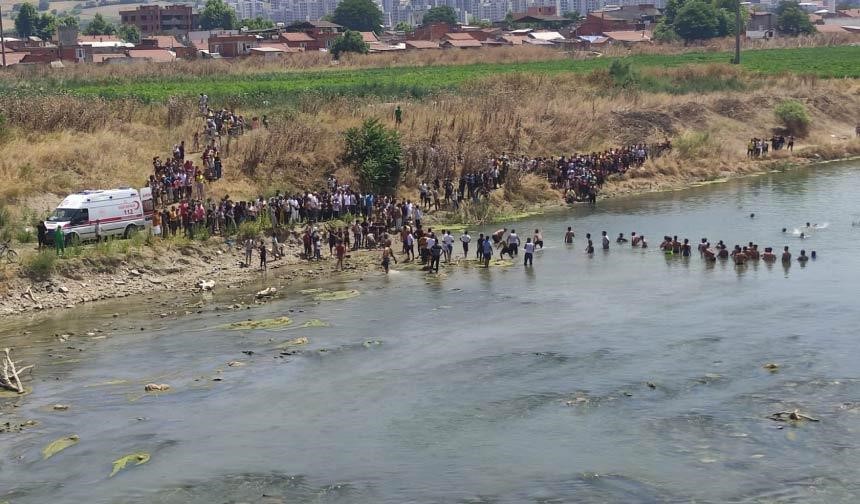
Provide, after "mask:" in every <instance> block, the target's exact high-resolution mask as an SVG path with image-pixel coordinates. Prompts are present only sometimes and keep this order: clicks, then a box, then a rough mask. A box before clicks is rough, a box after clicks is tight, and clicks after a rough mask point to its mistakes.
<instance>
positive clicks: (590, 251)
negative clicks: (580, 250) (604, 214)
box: [585, 240, 594, 255]
mask: <svg viewBox="0 0 860 504" xmlns="http://www.w3.org/2000/svg"><path fill="white" fill-rule="evenodd" d="M585 253H586V254H588V255H594V243H593V242H592V241H591V240H588V245H587V246H586V247H585Z"/></svg>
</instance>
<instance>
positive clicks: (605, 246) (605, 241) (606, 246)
mask: <svg viewBox="0 0 860 504" xmlns="http://www.w3.org/2000/svg"><path fill="white" fill-rule="evenodd" d="M600 234H601V238H600V241H601V242H602V243H603V250H609V236H607V235H606V231H603V232H601V233H600Z"/></svg>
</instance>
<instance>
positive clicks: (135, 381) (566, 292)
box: [0, 162, 860, 504]
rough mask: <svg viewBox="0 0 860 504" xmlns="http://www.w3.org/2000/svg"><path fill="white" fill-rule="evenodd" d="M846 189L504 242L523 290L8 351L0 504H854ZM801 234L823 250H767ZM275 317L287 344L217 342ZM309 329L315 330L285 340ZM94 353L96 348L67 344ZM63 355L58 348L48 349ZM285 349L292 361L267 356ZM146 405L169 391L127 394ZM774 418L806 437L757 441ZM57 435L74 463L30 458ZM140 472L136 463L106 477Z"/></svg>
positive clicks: (555, 227)
mask: <svg viewBox="0 0 860 504" xmlns="http://www.w3.org/2000/svg"><path fill="white" fill-rule="evenodd" d="M858 175H860V165H858V164H857V163H856V162H855V163H853V164H851V163H848V164H841V165H830V166H825V167H819V168H817V169H814V170H813V169H802V170H797V171H792V172H789V173H781V174H771V175H767V176H762V177H755V178H748V179H743V180H736V181H731V182H728V183H725V184H717V185H711V186H706V187H699V188H695V189H690V190H686V191H680V192H674V193H668V194H659V195H649V196H642V197H636V198H628V199H622V200H617V201H611V202H601V203H600V204H599V206H598V207H597V208H596V209H589V208H586V207H578V208H576V209H574V210H571V211H570V212H569V213H566V214H559V215H553V216H544V217H539V218H534V219H531V220H528V221H523V222H518V223H516V224H515V227H516V228H517V229H519V230H520V234H521V235H523V236H525V235H526V234H528V233H527V231H530V230H532V229H534V228H535V227H540V228H541V229H542V230H543V233H544V237H545V240H546V242H547V247H546V249H544V250H543V251H542V252H539V253H537V255H536V259H535V265H534V268H532V269H528V270H526V269H524V268H523V267H522V266H521V265H520V264H516V265H515V266H511V267H507V268H505V267H495V268H490V269H489V270H483V269H479V268H474V267H470V268H458V269H456V270H449V271H447V272H446V273H444V274H443V275H441V276H440V277H439V278H433V279H428V278H427V277H426V275H424V274H422V273H420V272H415V271H399V272H394V273H392V274H391V275H390V276H389V277H387V278H385V277H383V276H382V275H371V276H368V277H367V278H365V279H364V281H363V282H358V281H353V282H349V283H344V284H342V285H335V286H331V285H328V286H326V287H330V288H337V289H358V290H360V292H361V295H360V296H358V297H355V298H352V299H348V300H341V301H330V302H322V303H317V302H314V301H313V300H312V298H311V297H310V295H309V294H302V293H299V292H297V289H294V290H293V291H292V292H290V293H289V295H288V296H287V298H286V299H284V300H281V301H277V302H273V303H269V304H266V305H264V306H263V307H259V308H255V309H253V310H250V311H245V310H243V311H241V312H235V311H228V312H223V311H222V312H215V311H212V308H211V306H210V305H206V306H205V307H204V308H203V309H202V311H203V313H202V314H196V313H195V314H192V315H190V316H187V317H181V318H179V319H176V320H173V319H165V320H161V319H158V318H157V317H156V318H155V319H152V318H150V319H149V320H143V321H139V320H135V315H129V313H134V312H135V309H134V308H133V307H129V306H123V305H113V306H107V307H105V306H102V307H95V308H87V309H82V310H73V311H70V310H67V311H66V312H64V313H63V314H62V315H56V316H55V318H53V319H48V320H44V319H42V320H40V321H39V323H38V324H37V323H35V322H34V323H31V324H29V325H25V326H22V325H21V324H17V325H16V326H14V327H11V326H10V327H8V331H7V332H6V333H4V334H2V335H0V338H2V339H3V340H6V341H8V342H11V344H14V345H16V346H17V348H18V349H17V350H16V351H17V352H18V353H19V355H20V356H21V357H22V359H23V360H35V361H37V362H38V363H39V365H40V367H39V369H38V373H37V375H36V376H37V378H36V380H35V382H34V383H33V387H34V392H33V393H32V394H31V395H29V396H27V397H26V398H25V399H23V400H19V402H18V403H19V405H20V407H19V408H16V409H15V410H14V411H13V412H12V414H11V415H10V414H7V415H6V416H5V419H6V420H8V419H9V418H15V419H18V420H22V419H36V420H38V421H39V422H40V425H39V426H37V427H32V428H30V429H28V430H26V431H25V432H23V433H20V434H0V453H2V458H0V502H2V501H4V500H8V501H9V502H11V503H13V504H19V503H45V502H51V503H66V502H68V503H79V502H87V503H114V502H130V503H137V502H156V503H226V502H265V503H275V502H290V503H305V502H307V503H329V502H339V503H352V502H356V503H365V502H367V503H370V502H372V503H405V502H414V503H436V502H452V503H519V502H535V503H556V502H610V503H615V502H618V503H648V502H693V501H695V502H828V503H832V502H857V500H858V498H860V475H858V470H857V467H858V466H860V450H858V448H860V446H858V445H860V438H858V430H859V429H860V408H855V406H858V405H860V381H858V380H860V372H858V369H857V362H858V346H857V344H856V339H857V337H858V332H857V325H858V322H860V317H858V314H857V306H858V304H857V303H858V301H857V292H858V289H857V285H858V282H860V255H858V253H857V251H858V249H860V227H852V221H860V207H858V204H857V201H858V199H857V195H858V194H860V177H858ZM753 212H754V213H755V218H754V219H751V218H750V217H749V215H750V213H753ZM807 221H809V222H813V223H819V224H824V223H827V227H826V229H821V230H818V231H815V232H813V233H811V236H810V237H809V238H807V239H805V240H801V239H800V238H799V237H797V236H793V235H792V234H791V233H790V232H789V233H787V234H783V233H782V232H781V228H783V227H787V228H789V231H791V230H792V229H793V228H799V227H802V226H803V224H804V223H805V222H807ZM568 225H573V226H574V228H575V230H576V232H577V238H576V243H575V245H573V246H571V247H568V246H565V245H564V244H563V243H562V236H563V233H564V229H566V227H567V226H568ZM509 227H510V226H509ZM602 230H606V231H608V232H609V234H610V235H612V236H615V235H617V233H618V232H624V233H625V235H627V234H629V233H630V232H631V231H637V232H638V233H644V234H645V235H646V236H648V238H649V242H650V244H651V248H650V249H648V250H647V251H643V250H638V249H631V248H630V247H629V246H627V247H619V246H616V245H615V243H614V242H613V244H612V248H611V250H610V251H609V252H608V253H603V251H601V250H598V251H597V252H598V253H597V254H595V255H594V257H591V258H589V257H587V256H586V255H585V254H584V253H583V249H584V246H585V241H584V235H585V233H586V232H589V231H590V232H591V233H593V234H595V235H599V233H600V231H602ZM664 234H677V235H679V236H681V237H688V238H690V239H691V241H693V242H694V243H696V242H698V240H699V239H700V238H701V237H708V238H710V239H711V240H712V241H714V242H716V240H718V239H722V240H724V241H725V242H726V243H728V244H729V245H730V246H731V245H734V244H735V243H746V242H748V241H754V242H756V243H758V244H760V246H761V247H762V248H763V247H765V246H773V247H774V248H777V249H778V250H779V249H781V248H782V246H783V245H789V246H790V247H791V248H792V250H793V251H794V252H795V255H796V253H797V252H798V251H799V249H800V248H806V249H807V250H813V249H814V250H816V251H817V252H818V259H817V260H816V261H812V262H810V263H809V264H808V265H806V267H801V266H800V265H799V264H798V263H796V262H795V263H794V264H792V265H791V267H790V268H787V269H785V268H783V267H782V266H781V265H780V264H779V263H777V264H776V265H774V266H773V267H769V266H766V265H765V264H763V263H760V264H757V265H750V266H747V267H743V268H736V267H735V266H733V265H731V264H728V263H718V264H716V265H713V266H708V265H706V264H704V263H703V262H702V261H701V260H700V259H699V257H698V254H695V253H694V257H693V258H691V259H689V260H684V259H681V258H677V257H675V258H666V257H664V256H663V254H661V253H660V252H659V250H658V249H657V245H658V244H659V238H660V237H661V236H663V235H664ZM458 254H459V251H458ZM302 288H304V287H302ZM146 308H147V310H146V311H145V312H146V313H152V312H153V310H154V312H155V313H157V312H158V308H157V307H152V306H149V307H146ZM113 312H117V313H118V314H119V315H120V316H119V317H118V318H113V317H112V316H111V314H112V313H113ZM282 315H289V316H291V317H292V318H294V319H295V323H294V325H293V326H291V327H289V328H287V329H279V330H252V331H232V330H228V329H225V328H224V327H222V326H223V324H225V323H228V322H235V321H240V320H244V319H246V318H248V317H249V316H250V317H254V318H267V317H278V316H282ZM311 319H321V320H323V321H325V322H327V323H328V324H330V325H329V326H328V327H314V328H302V327H300V326H301V324H302V323H303V322H305V321H307V320H311ZM140 327H144V330H141V329H140ZM95 328H102V329H104V330H106V333H105V334H110V337H108V338H106V339H103V340H101V339H99V340H91V338H87V337H84V336H82V335H83V333H84V332H86V331H89V330H92V329H95ZM22 330H30V331H32V332H33V334H31V335H29V336H27V340H28V341H31V342H33V343H31V344H29V345H26V344H25V343H23V341H22V338H21V336H19V335H20V333H21V331H22ZM63 331H74V332H75V336H73V338H72V339H71V340H70V341H69V342H65V343H58V342H57V340H56V339H55V338H54V337H53V336H52V335H53V334H54V333H55V332H63ZM98 334H101V333H98ZM299 336H306V337H308V338H309V340H310V342H309V344H308V345H306V346H304V347H303V348H302V350H303V352H302V353H299V354H296V355H287V356H281V355H279V350H277V349H275V348H274V347H275V345H276V344H277V343H279V342H282V341H284V340H287V339H289V338H295V337H299ZM84 340H87V341H86V342H84ZM4 346H5V344H4ZM67 346H70V347H75V349H72V348H66V347H67ZM77 348H83V349H84V351H78V350H77ZM323 349H325V351H322V350H323ZM243 351H253V352H254V354H253V355H250V356H249V355H246V354H243V353H242V352H243ZM231 360H240V361H243V362H244V363H245V364H246V365H245V366H242V367H228V366H226V363H227V362H228V361H231ZM769 362H772V363H777V364H778V365H779V369H778V370H777V371H776V372H771V371H768V370H766V369H764V368H763V364H765V363H769ZM219 370H220V372H219ZM213 377H220V378H221V381H212V378H213ZM148 382H159V383H162V382H163V383H169V384H170V385H171V386H172V391H171V392H169V393H163V394H149V395H145V394H143V384H145V383H148ZM56 403H62V404H68V405H69V406H70V409H69V410H68V411H52V409H51V406H52V405H54V404H56ZM795 408H799V409H800V410H801V412H803V413H806V414H808V415H810V416H813V417H815V418H818V419H819V420H820V422H817V423H816V422H808V421H807V422H800V423H783V422H775V421H773V420H770V419H768V416H769V415H770V414H772V413H774V412H777V411H785V410H793V409H795ZM3 418H4V417H0V419H3ZM6 420H3V421H6ZM70 434H76V435H78V436H79V437H80V442H79V443H78V444H77V445H75V446H72V447H70V448H68V449H66V450H64V451H62V452H60V453H58V454H57V455H54V456H53V457H52V458H50V459H47V460H43V459H42V454H41V449H42V448H43V447H44V446H45V445H47V444H48V443H49V442H51V441H53V440H54V439H57V438H61V437H64V436H68V435H70ZM135 452H147V453H149V454H150V455H151V460H150V461H149V462H148V463H146V464H144V465H141V466H139V467H130V468H127V469H126V470H124V471H122V472H120V473H118V474H117V475H116V476H114V477H112V478H109V477H108V475H109V474H110V472H111V463H112V461H114V460H116V459H118V458H120V457H121V456H123V455H126V454H129V453H135Z"/></svg>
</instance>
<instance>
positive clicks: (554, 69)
mask: <svg viewBox="0 0 860 504" xmlns="http://www.w3.org/2000/svg"><path fill="white" fill-rule="evenodd" d="M729 58H730V55H729V54H728V53H723V52H693V53H685V54H679V55H652V54H640V55H634V56H630V57H629V58H628V59H629V60H630V61H631V63H633V64H634V65H635V66H636V67H639V68H655V67H656V68H659V67H678V66H681V65H688V64H712V63H725V62H727V61H728V59H729ZM611 61H612V59H611V58H597V59H590V60H551V61H533V62H527V63H502V64H472V65H450V66H432V67H389V68H371V69H360V70H350V71H343V70H328V71H327V70H322V71H299V72H279V73H268V74H257V75H241V74H240V75H223V76H207V77H206V78H201V77H186V78H182V77H181V76H177V77H176V78H171V79H170V80H169V81H165V80H164V79H159V80H151V81H147V80H142V81H141V80H137V81H133V82H132V81H126V80H121V79H116V80H113V81H110V80H108V81H103V82H94V81H59V80H58V81H55V82H50V83H46V84H47V86H45V87H46V89H51V90H53V91H68V92H71V93H73V94H76V95H80V96H100V97H105V98H122V97H134V98H138V99H142V100H145V101H163V100H165V99H166V98H168V97H170V96H195V95H196V94H198V93H200V92H201V91H206V92H207V93H208V94H209V96H210V97H212V98H213V99H216V100H222V99H230V100H231V101H233V102H235V101H240V102H245V103H253V102H256V101H257V100H263V99H265V100H270V101H272V102H285V101H290V100H291V99H292V98H294V97H295V96H297V95H300V94H304V93H308V92H317V93H324V94H341V95H343V94H345V95H352V96H363V95H377V96H395V95H412V96H416V97H420V96H422V95H424V94H427V93H429V92H433V91H438V90H445V89H454V88H457V87H458V86H459V85H461V84H463V83H466V82H468V81H471V80H474V79H478V78H481V77H486V76H489V75H497V74H505V73H514V72H522V73H526V74H548V75H554V74H561V73H565V72H574V73H584V72H589V71H592V70H595V69H600V68H605V67H607V66H608V65H609V63H610V62H611ZM857 61H860V47H857V46H854V47H852V46H837V47H813V48H802V49H770V50H754V51H746V52H745V53H744V55H743V61H742V66H743V67H744V68H745V69H747V70H750V71H753V72H758V73H762V74H767V75H774V74H781V73H785V72H792V73H795V74H802V75H815V76H818V77H824V78H842V77H853V78H858V77H860V65H858V64H857V63H856V62H857Z"/></svg>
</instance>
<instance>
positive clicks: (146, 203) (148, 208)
mask: <svg viewBox="0 0 860 504" xmlns="http://www.w3.org/2000/svg"><path fill="white" fill-rule="evenodd" d="M153 210H155V205H153V203H152V200H151V199H145V200H143V211H144V212H146V213H150V212H152V211H153Z"/></svg>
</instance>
